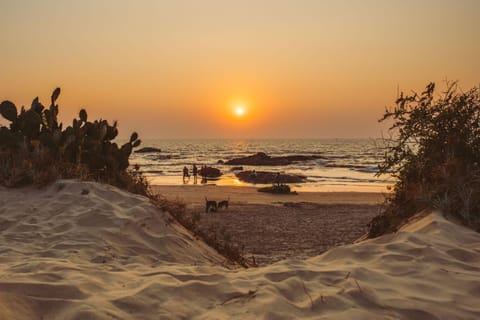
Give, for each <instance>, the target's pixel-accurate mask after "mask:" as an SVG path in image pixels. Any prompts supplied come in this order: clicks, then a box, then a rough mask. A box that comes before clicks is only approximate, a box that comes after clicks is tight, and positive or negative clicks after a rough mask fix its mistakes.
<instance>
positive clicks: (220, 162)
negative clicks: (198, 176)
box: [217, 160, 225, 164]
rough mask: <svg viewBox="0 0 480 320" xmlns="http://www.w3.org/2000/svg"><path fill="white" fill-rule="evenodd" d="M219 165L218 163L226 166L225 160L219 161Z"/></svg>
mask: <svg viewBox="0 0 480 320" xmlns="http://www.w3.org/2000/svg"><path fill="white" fill-rule="evenodd" d="M217 163H218V164H224V163H225V161H223V160H218V161H217Z"/></svg>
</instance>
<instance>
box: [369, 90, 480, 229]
mask: <svg viewBox="0 0 480 320" xmlns="http://www.w3.org/2000/svg"><path fill="white" fill-rule="evenodd" d="M434 92H435V85H434V84H433V83H430V84H429V85H428V86H427V87H426V89H425V91H424V92H422V93H421V94H416V93H413V94H412V95H404V94H403V93H402V94H401V95H400V97H399V98H398V99H397V101H396V106H395V107H394V108H393V109H391V110H387V111H386V112H385V115H384V116H383V118H382V119H381V120H380V121H385V120H393V125H392V126H391V128H390V130H391V131H393V136H394V138H392V139H389V140H387V141H386V143H387V146H386V150H385V157H384V161H383V163H382V164H381V165H380V174H385V173H390V174H393V176H394V177H396V178H397V182H396V184H395V186H394V188H393V193H392V194H391V195H390V196H389V197H388V198H387V201H386V210H385V212H384V213H383V214H381V215H380V216H377V217H375V218H374V219H373V220H372V221H371V223H370V230H369V236H370V237H375V236H378V235H381V234H384V233H388V232H393V231H396V230H397V229H398V227H399V226H400V225H401V223H402V222H404V221H405V220H406V219H408V218H409V217H411V216H412V215H414V214H415V213H417V212H419V211H421V210H423V209H429V208H438V209H441V210H442V211H443V212H445V213H450V214H453V215H456V216H458V217H459V218H461V219H462V220H463V221H464V222H465V223H466V224H467V225H470V226H471V227H473V228H475V229H477V230H479V229H480V167H479V163H480V96H479V89H478V88H473V89H471V90H469V91H467V92H461V91H459V89H458V88H457V83H448V84H447V89H446V91H445V92H443V94H442V95H441V96H440V97H435V96H434Z"/></svg>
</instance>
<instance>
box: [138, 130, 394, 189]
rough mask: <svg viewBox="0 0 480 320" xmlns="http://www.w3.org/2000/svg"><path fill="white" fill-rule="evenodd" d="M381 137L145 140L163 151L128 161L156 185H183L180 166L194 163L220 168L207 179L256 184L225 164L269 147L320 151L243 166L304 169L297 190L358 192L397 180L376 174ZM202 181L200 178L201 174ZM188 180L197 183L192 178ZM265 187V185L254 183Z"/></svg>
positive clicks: (271, 151)
mask: <svg viewBox="0 0 480 320" xmlns="http://www.w3.org/2000/svg"><path fill="white" fill-rule="evenodd" d="M382 145H383V144H382V140H380V139H278V140H227V139H220V140H215V139H206V140H161V139H152V140H144V141H143V143H142V145H141V147H155V148H159V149H161V152H159V153H133V154H132V156H131V161H130V163H131V164H132V165H135V164H138V165H140V168H141V171H142V172H144V174H145V175H146V176H147V177H148V179H149V181H150V182H151V184H154V185H181V184H184V183H183V179H182V170H183V167H184V166H187V167H188V168H189V170H190V172H191V169H192V166H193V164H196V165H197V167H201V166H202V165H207V166H212V167H215V168H218V169H220V170H221V172H222V173H223V175H222V176H221V177H220V178H219V179H218V180H209V181H208V184H216V185H232V186H253V184H249V183H244V182H241V181H239V180H238V179H237V178H236V176H235V173H234V172H232V171H231V166H228V165H225V164H222V163H221V161H226V160H229V159H233V158H238V157H244V156H248V155H253V154H255V153H257V152H265V153H266V154H268V155H270V156H273V157H275V156H287V155H318V156H321V157H322V158H321V159H315V160H311V161H305V162H298V163H294V164H291V165H286V166H243V168H244V170H256V171H272V172H282V173H287V174H288V173H290V174H300V175H303V176H306V177H308V180H307V182H306V183H299V184H291V187H292V188H293V189H294V190H297V191H304V192H308V191H325V192H328V191H359V192H362V191H363V192H385V191H387V186H389V185H392V184H393V183H394V180H393V179H392V178H391V177H390V176H387V175H383V176H376V173H377V172H378V164H379V163H381V161H382V159H383V152H384V151H383V148H382ZM220 160H221V161H220ZM199 183H200V179H199ZM187 184H193V179H191V180H190V181H188V183H187ZM256 186H261V185H258V184H257V185H256Z"/></svg>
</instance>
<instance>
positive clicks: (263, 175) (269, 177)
mask: <svg viewBox="0 0 480 320" xmlns="http://www.w3.org/2000/svg"><path fill="white" fill-rule="evenodd" d="M235 175H236V176H237V178H238V179H240V180H241V181H244V182H249V183H261V184H269V183H302V182H306V181H307V177H304V176H299V175H293V174H284V173H282V174H280V175H278V173H276V172H266V171H257V172H254V171H242V172H238V173H236V174H235Z"/></svg>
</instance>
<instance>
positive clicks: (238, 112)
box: [235, 106, 245, 117]
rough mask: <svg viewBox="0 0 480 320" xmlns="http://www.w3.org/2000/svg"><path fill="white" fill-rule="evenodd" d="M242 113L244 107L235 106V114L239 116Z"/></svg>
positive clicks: (243, 112)
mask: <svg viewBox="0 0 480 320" xmlns="http://www.w3.org/2000/svg"><path fill="white" fill-rule="evenodd" d="M244 114H245V108H244V107H240V106H238V107H236V108H235V115H237V116H239V117H241V116H243V115H244Z"/></svg>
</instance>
